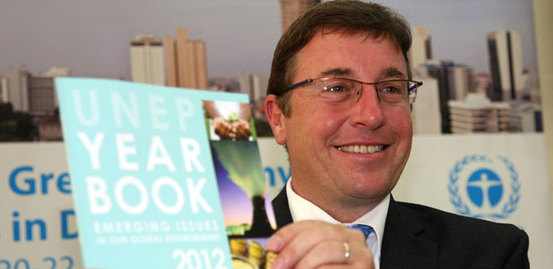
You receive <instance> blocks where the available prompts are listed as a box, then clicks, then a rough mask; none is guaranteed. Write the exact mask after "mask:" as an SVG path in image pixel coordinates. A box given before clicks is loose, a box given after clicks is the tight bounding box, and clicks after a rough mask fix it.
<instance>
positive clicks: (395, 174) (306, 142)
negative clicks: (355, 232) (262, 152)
mask: <svg viewBox="0 0 553 269" xmlns="http://www.w3.org/2000/svg"><path fill="white" fill-rule="evenodd" d="M296 57H297V69H296V70H297V71H296V74H295V76H294V79H293V83H297V82H300V81H303V80H305V79H307V78H312V79H315V78H320V77H342V78H350V79H355V80H360V81H365V82H376V81H382V80H391V79H407V71H406V66H405V62H404V58H403V56H402V54H401V51H400V50H399V48H398V47H397V46H396V45H395V44H394V43H393V42H392V41H391V40H390V39H388V38H382V39H378V40H375V39H373V38H371V37H367V36H366V35H364V34H360V35H357V34H354V35H345V34H343V33H341V32H340V31H332V32H326V33H322V32H321V31H319V32H318V33H317V34H316V35H315V36H314V37H313V39H312V40H311V41H310V42H309V43H308V44H307V45H306V46H305V47H304V48H303V49H302V50H301V51H299V52H298V54H297V56H296ZM310 87H314V86H313V84H308V85H306V86H303V87H299V88H296V89H294V90H293V91H292V93H291V98H290V102H291V113H290V115H289V116H288V117H286V116H283V115H282V114H280V112H281V111H280V110H279V109H278V108H277V107H276V105H274V106H272V108H273V111H274V112H277V113H272V115H273V116H275V115H278V118H274V117H273V119H274V120H272V119H269V120H270V122H271V125H272V127H273V133H274V134H275V138H276V139H277V142H278V143H280V144H286V146H287V148H288V152H289V157H290V165H291V169H292V178H293V181H292V187H293V189H294V191H296V192H297V193H298V194H300V195H301V196H303V197H304V198H306V199H308V200H310V201H311V202H313V203H315V204H317V205H318V206H319V207H321V208H323V209H325V210H326V209H327V208H325V207H327V206H328V205H333V206H340V205H341V206H346V205H349V206H355V205H356V204H358V205H360V204H371V202H373V205H374V204H375V203H377V202H378V201H380V200H381V199H382V198H384V197H385V196H386V195H387V194H388V193H389V192H390V191H391V190H392V188H393V187H394V186H395V184H396V182H397V180H398V178H399V176H400V174H401V171H402V170H403V167H404V166H405V163H406V162H407V159H408V156H409V152H410V148H411V137H412V125H411V118H410V114H409V105H408V103H405V104H402V105H397V104H395V105H385V104H381V103H380V101H379V99H378V96H377V93H376V91H375V88H374V85H363V90H362V92H361V96H360V98H359V100H358V101H357V102H355V101H354V102H352V103H351V105H350V106H343V105H342V106H340V105H336V104H330V103H327V102H325V101H324V100H322V99H321V98H320V97H319V96H317V95H314V94H313V89H310ZM268 100H270V99H268ZM354 147H359V149H360V150H361V151H373V150H376V152H373V153H355V152H351V151H350V149H351V148H354ZM365 149H366V150H365ZM334 209H336V208H334ZM330 210H332V209H330Z"/></svg>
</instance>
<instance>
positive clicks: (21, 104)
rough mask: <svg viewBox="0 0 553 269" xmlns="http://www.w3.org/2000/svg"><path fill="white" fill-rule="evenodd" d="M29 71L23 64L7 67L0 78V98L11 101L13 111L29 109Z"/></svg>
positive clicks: (26, 110)
mask: <svg viewBox="0 0 553 269" xmlns="http://www.w3.org/2000/svg"><path fill="white" fill-rule="evenodd" d="M29 76H30V74H29V72H28V71H27V68H25V67H24V66H19V67H9V68H8V69H7V70H6V72H4V78H3V79H2V80H3V82H2V85H3V86H2V88H3V90H2V100H3V102H6V103H8V102H9V103H11V104H12V107H13V110H14V111H25V112H28V111H29V87H28V81H29V79H28V78H29Z"/></svg>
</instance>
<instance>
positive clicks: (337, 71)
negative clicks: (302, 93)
mask: <svg viewBox="0 0 553 269" xmlns="http://www.w3.org/2000/svg"><path fill="white" fill-rule="evenodd" d="M351 73H352V72H351V69H349V68H333V69H329V70H325V71H323V72H321V76H343V75H350V74H351Z"/></svg>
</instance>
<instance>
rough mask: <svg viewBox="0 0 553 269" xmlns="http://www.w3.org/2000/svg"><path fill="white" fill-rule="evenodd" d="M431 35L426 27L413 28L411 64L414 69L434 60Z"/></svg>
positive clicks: (410, 52)
mask: <svg viewBox="0 0 553 269" xmlns="http://www.w3.org/2000/svg"><path fill="white" fill-rule="evenodd" d="M430 42H431V39H430V34H428V29H427V28H426V27H424V26H417V27H414V28H413V41H412V44H411V48H410V49H409V52H408V55H409V62H410V64H411V66H412V67H414V68H416V67H418V66H421V65H423V64H425V63H426V61H428V60H430V59H432V44H431V43H430Z"/></svg>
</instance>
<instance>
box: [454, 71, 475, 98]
mask: <svg viewBox="0 0 553 269" xmlns="http://www.w3.org/2000/svg"><path fill="white" fill-rule="evenodd" d="M447 72H448V76H447V77H448V83H449V100H459V101H461V100H465V98H466V97H467V94H468V93H469V92H474V91H475V90H474V77H473V74H472V68H470V67H467V66H466V65H460V64H456V65H452V66H449V67H447Z"/></svg>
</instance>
